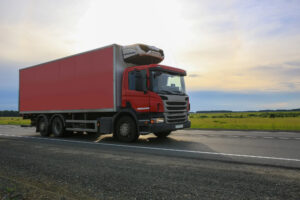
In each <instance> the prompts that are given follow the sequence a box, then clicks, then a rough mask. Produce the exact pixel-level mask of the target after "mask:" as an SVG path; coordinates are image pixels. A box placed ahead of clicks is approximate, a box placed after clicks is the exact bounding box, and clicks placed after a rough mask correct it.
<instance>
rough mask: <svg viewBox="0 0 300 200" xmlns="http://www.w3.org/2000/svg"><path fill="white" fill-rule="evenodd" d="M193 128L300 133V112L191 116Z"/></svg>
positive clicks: (203, 114) (200, 114)
mask: <svg viewBox="0 0 300 200" xmlns="http://www.w3.org/2000/svg"><path fill="white" fill-rule="evenodd" d="M190 120H191V122H192V128H200V129H242V130H290V131H300V112H238V113H196V114H190Z"/></svg>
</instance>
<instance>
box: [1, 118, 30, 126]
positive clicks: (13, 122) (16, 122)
mask: <svg viewBox="0 0 300 200" xmlns="http://www.w3.org/2000/svg"><path fill="white" fill-rule="evenodd" d="M29 124H30V120H28V119H26V120H24V119H22V117H0V125H29Z"/></svg>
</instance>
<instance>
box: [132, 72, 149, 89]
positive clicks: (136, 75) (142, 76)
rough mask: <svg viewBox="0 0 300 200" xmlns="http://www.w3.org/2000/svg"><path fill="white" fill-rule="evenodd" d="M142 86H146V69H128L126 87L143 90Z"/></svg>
mask: <svg viewBox="0 0 300 200" xmlns="http://www.w3.org/2000/svg"><path fill="white" fill-rule="evenodd" d="M141 80H142V82H141ZM142 88H147V71H146V70H134V71H130V72H129V73H128V89H129V90H136V91H143V90H142Z"/></svg>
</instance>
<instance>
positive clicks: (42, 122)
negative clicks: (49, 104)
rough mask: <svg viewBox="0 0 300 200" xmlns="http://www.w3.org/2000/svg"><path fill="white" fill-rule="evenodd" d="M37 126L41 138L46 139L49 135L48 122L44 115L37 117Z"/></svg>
mask: <svg viewBox="0 0 300 200" xmlns="http://www.w3.org/2000/svg"><path fill="white" fill-rule="evenodd" d="M37 126H38V130H39V131H40V135H41V136H42V137H48V136H49V135H50V126H49V120H48V118H47V117H46V116H45V115H42V116H41V117H39V120H38V124H37Z"/></svg>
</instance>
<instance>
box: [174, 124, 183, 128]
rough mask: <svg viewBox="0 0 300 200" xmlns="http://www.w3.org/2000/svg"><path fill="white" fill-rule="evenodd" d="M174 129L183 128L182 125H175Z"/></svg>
mask: <svg viewBox="0 0 300 200" xmlns="http://www.w3.org/2000/svg"><path fill="white" fill-rule="evenodd" d="M175 128H183V124H178V125H175Z"/></svg>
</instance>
